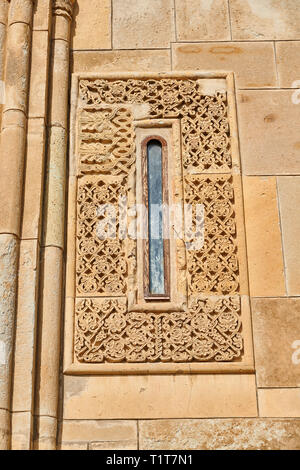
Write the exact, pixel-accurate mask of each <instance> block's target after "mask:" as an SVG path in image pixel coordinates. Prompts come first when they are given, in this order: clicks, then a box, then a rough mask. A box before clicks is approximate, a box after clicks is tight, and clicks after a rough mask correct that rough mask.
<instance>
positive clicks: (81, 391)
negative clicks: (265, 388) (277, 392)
mask: <svg viewBox="0 0 300 470" xmlns="http://www.w3.org/2000/svg"><path fill="white" fill-rule="evenodd" d="M187 396H188V397H189V399H188V400H187V399H186V397H187ZM153 397H155V399H153ZM235 416H236V417H242V416H249V417H250V416H251V417H252V416H257V408H256V387H255V376H254V374H241V375H235V374H211V375H209V374H207V375H177V376H176V375H151V376H147V375H138V376H132V375H128V376H125V377H121V376H115V377H113V376H106V377H101V378H99V377H72V376H65V378H64V419H81V420H83V419H109V420H110V419H141V418H148V419H151V418H153V419H154V418H155V419H158V418H189V417H193V418H196V417H197V418H206V417H210V418H213V417H235Z"/></svg>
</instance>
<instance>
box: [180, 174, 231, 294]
mask: <svg viewBox="0 0 300 470" xmlns="http://www.w3.org/2000/svg"><path fill="white" fill-rule="evenodd" d="M185 202H186V203H187V204H191V205H192V206H194V205H195V204H203V205H204V211H205V224H204V230H205V234H204V245H203V247H202V248H201V249H200V250H188V251H187V260H188V273H189V291H190V293H191V294H193V295H195V294H201V293H203V294H215V295H228V294H234V293H237V292H238V291H239V263H238V256H237V248H238V247H237V241H236V223H235V209H234V190H233V184H232V176H230V175H206V176H200V175H189V176H186V178H185Z"/></svg>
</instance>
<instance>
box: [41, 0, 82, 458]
mask: <svg viewBox="0 0 300 470" xmlns="http://www.w3.org/2000/svg"><path fill="white" fill-rule="evenodd" d="M73 4H74V1H73V0H65V1H58V0H57V1H55V2H54V3H53V8H52V12H53V23H54V24H53V31H52V50H51V57H52V60H51V78H50V85H49V93H50V109H49V134H48V144H49V145H48V159H47V167H46V195H45V199H44V200H45V205H44V214H45V215H44V221H45V222H44V227H43V240H42V245H43V246H44V247H45V248H44V249H43V262H42V267H41V288H40V315H41V321H40V325H39V327H40V329H39V332H40V333H39V362H38V364H39V373H38V377H37V390H38V397H37V400H36V410H35V414H36V415H37V416H40V418H39V419H38V420H37V422H36V428H37V436H36V440H35V443H34V446H35V448H37V449H55V448H56V437H57V415H58V397H59V367H60V345H61V315H62V288H63V286H62V281H63V255H64V254H63V248H64V227H63V225H64V220H65V214H64V204H65V192H64V189H65V179H66V143H67V137H66V132H67V122H68V83H69V46H70V45H69V42H70V29H71V20H72V14H73ZM48 229H49V230H48ZM50 417H51V418H50Z"/></svg>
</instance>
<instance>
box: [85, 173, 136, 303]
mask: <svg viewBox="0 0 300 470" xmlns="http://www.w3.org/2000/svg"><path fill="white" fill-rule="evenodd" d="M124 183H125V182H124V179H121V180H119V181H117V180H114V181H110V182H107V183H105V182H104V181H103V179H101V178H100V177H99V176H91V177H86V178H84V179H83V180H80V183H79V185H78V195H77V262H76V274H77V283H76V284H77V293H78V294H80V295H82V294H92V295H96V296H97V295H103V294H105V295H122V294H124V293H125V292H126V272H127V263H126V257H125V251H124V241H123V240H121V239H119V238H117V236H116V233H115V230H117V231H118V229H119V223H118V217H119V214H118V207H119V204H118V203H119V197H120V196H122V195H123V196H125V195H126V183H125V184H124ZM99 208H101V211H99ZM111 210H114V214H111V216H112V217H108V211H111ZM114 217H116V218H117V221H116V225H115V224H113V226H109V225H107V224H106V223H105V221H106V220H111V221H112V222H114ZM103 219H104V222H103V223H102V224H101V221H102V220H103Z"/></svg>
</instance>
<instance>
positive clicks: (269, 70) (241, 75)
mask: <svg viewBox="0 0 300 470" xmlns="http://www.w3.org/2000/svg"><path fill="white" fill-rule="evenodd" d="M172 57H173V69H174V70H201V71H206V70H207V71H213V70H214V71H217V70H219V71H228V72H229V71H230V72H231V71H233V72H235V75H236V83H237V87H238V88H264V87H275V86H276V69H275V57H274V48H273V44H271V43H268V42H261V43H257V44H255V43H251V42H234V43H230V42H218V43H213V42H209V43H207V42H203V43H199V44H193V43H190V44H172Z"/></svg>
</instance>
